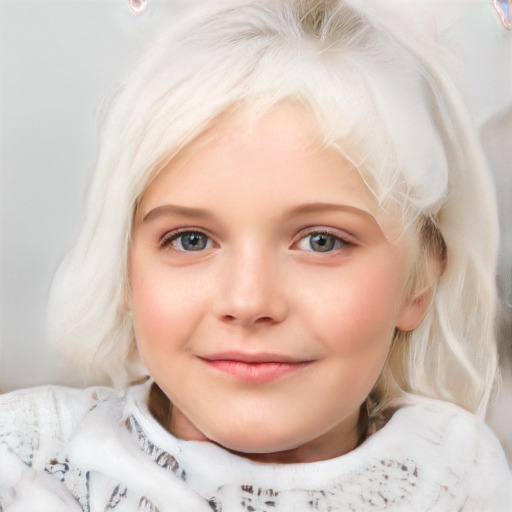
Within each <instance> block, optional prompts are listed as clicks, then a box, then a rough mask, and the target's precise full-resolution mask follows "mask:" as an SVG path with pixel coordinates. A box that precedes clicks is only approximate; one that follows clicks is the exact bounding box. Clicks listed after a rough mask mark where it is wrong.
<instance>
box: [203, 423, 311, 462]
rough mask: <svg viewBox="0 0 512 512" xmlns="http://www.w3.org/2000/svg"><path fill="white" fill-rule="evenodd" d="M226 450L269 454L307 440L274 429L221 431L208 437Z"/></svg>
mask: <svg viewBox="0 0 512 512" xmlns="http://www.w3.org/2000/svg"><path fill="white" fill-rule="evenodd" d="M210 439H211V440H212V441H213V442H215V443H216V444H219V445H220V446H223V447H224V448H226V449H227V450H230V451H233V452H237V453H240V454H242V455H251V454H270V453H276V452H282V451H287V450H292V449H294V448H297V447H299V446H300V445H302V444H304V443H305V442H307V440H306V439H302V438H299V436H297V435H296V434H295V435H294V434H293V433H291V432H276V430H275V429H268V431H265V430H264V429H261V428H258V429H249V428H242V429H241V430H240V431H238V430H237V431H232V430H231V431H229V432H223V433H222V435H218V436H212V437H211V438H210Z"/></svg>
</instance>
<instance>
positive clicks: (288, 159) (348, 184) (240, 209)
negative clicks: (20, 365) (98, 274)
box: [128, 106, 423, 462]
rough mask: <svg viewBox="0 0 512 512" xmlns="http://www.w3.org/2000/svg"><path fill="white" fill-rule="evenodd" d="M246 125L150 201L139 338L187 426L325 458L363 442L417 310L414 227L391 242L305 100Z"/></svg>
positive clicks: (218, 133)
mask: <svg viewBox="0 0 512 512" xmlns="http://www.w3.org/2000/svg"><path fill="white" fill-rule="evenodd" d="M240 126H241V125H233V124H229V123H227V122H226V121H221V122H219V124H218V125H217V126H216V127H215V128H214V129H213V130H214V131H213V132H212V135H214V136H213V137H211V138H210V139H208V140H205V141H203V143H202V144H200V145H198V144H195V145H192V146H191V147H189V148H188V149H186V150H184V151H183V152H182V153H181V154H180V155H179V156H178V158H176V159H175V160H173V162H172V163H171V164H170V165H169V167H168V168H167V169H166V170H165V171H164V172H162V173H161V174H160V175H159V176H158V178H157V179H156V180H155V181H154V182H153V183H152V184H151V186H150V187H149V188H148V190H147V192H146V193H145V195H144V197H143V199H142V202H141V204H140V207H139V210H138V212H137V216H136V222H135V227H134V232H133V242H132V246H131V250H130V267H129V275H130V287H131V297H130V300H129V304H128V307H129V308H130V309H131V311H132V313H133V321H134V325H135V332H136V338H137V343H138V348H139V351H140V354H141V356H142V359H143V361H144V363H145V365H146V367H147V369H148V371H149V373H150V374H151V376H152V377H153V378H154V379H155V381H156V383H157V384H158V385H159V386H160V388H161V389H162V390H163V391H164V393H165V394H166V395H167V396H168V397H169V398H170V400H171V402H172V404H173V409H172V414H171V418H170V423H169V424H168V425H165V426H166V427H167V428H169V430H171V431H172V432H173V433H174V434H176V435H177V436H178V437H180V438H182V439H196V440H197V439H203V440H211V441H214V442H216V443H219V444H221V445H223V446H225V447H226V448H228V449H230V450H234V451H239V452H242V453H244V454H247V455H248V456H250V457H252V458H255V459H258V460H267V461H298V462H302V461H312V460H321V459H327V458H332V457H334V456H337V455H340V454H342V453H345V452H347V451H350V450H351V449H353V448H354V447H355V446H356V445H357V442H358V437H359V434H358V420H359V411H360V407H361V404H362V403H363V402H364V400H365V398H366V397H367V395H368V394H369V392H370V391H371V389H372V387H373V385H374V384H375V382H376V380H377V378H378V377H379V374H380V372H381V369H382V367H383V365H384V362H385V360H386V356H387V354H388V350H389V348H390V342H391V339H392V336H393V331H394V329H395V328H396V327H398V328H400V329H403V330H410V329H412V328H414V327H415V326H416V325H417V324H418V323H419V321H420V320H421V318H422V315H423V309H422V307H421V305H420V302H419V301H418V300H415V299H414V298H409V297H403V293H402V288H403V283H404V281H405V278H406V275H405V274H406V268H407V266H408V261H409V260H408V258H410V254H411V250H410V246H411V245H412V244H411V240H408V239H407V237H400V238H398V240H399V241H398V242H392V241H391V239H396V238H397V237H396V236H395V235H396V234H397V233H398V232H399V230H400V226H399V225H398V224H397V223H396V222H389V218H388V219H386V217H385V215H384V214H383V213H382V212H380V213H379V210H378V207H377V205H376V202H375V200H374V199H373V198H372V196H371V194H370V193H369V192H368V190H367V188H366V187H365V186H364V184H363V182H362V180H361V178H360V176H359V175H358V173H357V172H356V171H355V170H353V169H352V168H351V166H350V165H349V164H348V163H347V162H346V161H345V160H344V159H343V158H342V157H341V156H340V155H339V154H338V153H336V152H334V151H333V150H326V149H323V148H322V147H321V145H320V143H319V142H318V141H317V138H316V135H315V133H314V131H313V130H312V129H311V127H310V126H311V122H310V120H308V118H307V117H306V116H305V115H304V113H303V112H301V111H299V110H297V109H295V108H293V107H291V106H280V107H278V108H276V109H274V110H273V111H272V112H270V113H268V114H267V115H266V116H265V117H264V118H263V119H262V121H260V122H259V123H258V125H257V126H256V127H255V129H253V130H251V131H250V132H249V131H245V130H242V129H240ZM377 218H378V219H379V222H377ZM385 225H387V226H388V228H389V226H394V228H395V232H394V233H390V232H389V230H388V229H387V228H381V226H385ZM385 231H386V232H385ZM391 235H393V236H391ZM278 452H279V453H278ZM257 454H259V455H257Z"/></svg>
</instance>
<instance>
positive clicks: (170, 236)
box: [158, 226, 218, 248]
mask: <svg viewBox="0 0 512 512" xmlns="http://www.w3.org/2000/svg"><path fill="white" fill-rule="evenodd" d="M185 233H197V234H200V235H204V236H205V237H207V238H208V239H209V240H210V241H211V242H212V244H213V245H214V246H218V244H217V243H216V242H215V240H214V239H213V237H212V236H211V235H210V234H209V233H208V232H207V231H206V230H205V229H202V228H196V227H194V226H186V227H181V228H176V229H171V230H169V231H166V232H165V233H164V234H163V235H162V236H160V237H159V239H158V246H159V247H162V248H165V247H168V246H169V245H170V244H171V243H172V242H174V240H176V239H178V238H179V237H180V236H181V235H184V234H185Z"/></svg>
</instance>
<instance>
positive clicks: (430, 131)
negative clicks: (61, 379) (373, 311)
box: [50, 0, 498, 413]
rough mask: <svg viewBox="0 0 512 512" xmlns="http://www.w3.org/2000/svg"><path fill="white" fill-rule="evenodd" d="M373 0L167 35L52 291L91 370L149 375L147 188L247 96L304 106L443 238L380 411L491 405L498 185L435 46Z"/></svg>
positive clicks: (257, 8)
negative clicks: (144, 269) (140, 239)
mask: <svg viewBox="0 0 512 512" xmlns="http://www.w3.org/2000/svg"><path fill="white" fill-rule="evenodd" d="M368 4H370V3H369V2H361V4H360V5H359V4H358V3H357V2H353V1H350V2H347V1H341V0H339V1H338V0H315V1H310V0H281V1H279V2H277V1H275V0H238V1H230V2H211V3H210V4H208V5H206V6H202V7H200V8H199V9H196V10H195V11H194V12H193V13H192V14H191V15H190V16H189V17H188V18H187V19H185V20H179V26H178V25H177V24H175V25H174V26H171V27H170V28H167V29H166V30H164V31H163V32H162V34H161V35H160V37H159V38H157V39H156V40H155V42H154V44H153V46H152V47H151V48H150V49H149V51H148V53H147V54H146V55H145V56H144V58H143V59H142V60H141V61H140V64H139V66H138V67H137V69H136V70H135V71H134V73H133V74H132V75H131V76H130V77H129V79H128V80H127V81H126V82H125V83H124V84H122V85H121V86H120V88H119V89H118V90H117V92H116V93H115V94H114V95H113V96H112V97H111V98H110V100H109V104H108V112H107V116H106V117H105V119H104V124H103V130H102V133H101V146H100V152H99V157H98V161H97V166H96V172H95V175H94V179H93V182H92V185H91V188H90V190H89V195H88V202H87V211H86V218H85V223H84V226H83V229H82V232H81V234H80V237H79V239H78V241H77V243H76V245H75V247H74V248H73V250H72V251H71V252H70V253H69V254H68V256H67V257H66V258H65V260H64V262H63V263H62V265H61V267H60V269H59V271H58V273H57V275H56V278H55V282H54V287H53V289H52V294H51V300H50V318H51V332H52V334H53V338H54V340H55V342H56V343H57V344H58V346H60V348H61V349H62V350H63V351H65V352H66V353H67V354H68V355H69V356H70V357H71V358H72V359H74V360H75V361H78V362H79V364H80V365H81V366H82V367H83V368H85V369H86V370H87V371H88V372H89V373H90V374H92V375H94V376H103V377H108V378H109V379H110V380H112V381H113V382H114V383H115V385H117V386H118V387H123V386H126V385H127V384H128V383H129V382H130V381H131V380H133V379H135V378H137V377H138V376H139V375H141V374H143V373H144V369H143V368H142V365H141V362H140V359H139V357H138V354H137V350H136V345H135V338H134V331H133V325H132V320H131V317H130V315H129V313H127V312H126V311H125V309H124V307H123V304H124V298H125V295H126V293H127V253H128V248H129V244H130V233H131V229H132V224H131V223H132V217H133V212H134V210H135V208H136V205H137V203H138V201H139V200H140V198H141V195H142V194H143V192H144V190H145V188H146V187H147V186H148V184H149V183H150V182H151V180H153V179H154V178H155V176H156V175H157V174H158V172H159V171H160V170H161V169H162V168H163V167H165V165H166V164H167V163H168V162H169V161H171V160H172V159H173V158H174V157H175V155H177V154H178V153H179V152H180V150H181V149H182V148H184V147H185V146H186V145H187V144H189V143H190V142H191V141H193V140H194V139H195V138H196V137H197V136H198V135H200V134H201V133H203V132H204V131H205V130H206V129H207V128H208V127H209V126H211V125H212V123H213V121H214V120H215V119H216V118H217V117H218V116H219V115H221V114H222V113H224V112H227V111H228V110H230V109H236V108H237V106H239V105H244V108H245V109H246V111H247V112H248V113H249V114H248V115H249V116H253V118H254V119H255V118H257V117H258V116H261V115H262V114H263V113H264V112H265V111H267V110H268V109H270V108H272V107H273V106H275V105H277V104H278V103H279V102H281V101H284V100H292V101H294V102H296V103H298V104H302V105H304V106H305V108H307V109H308V110H310V111H311V112H313V114H314V116H315V119H316V121H317V122H318V126H319V129H320V132H321V136H322V138H323V142H324V144H325V145H326V146H327V147H332V148H335V149H337V150H338V151H339V152H340V153H342V154H343V155H344V156H345V157H346V158H347V159H349V160H350V161H351V162H352V163H353V164H354V165H355V166H356V168H357V169H358V171H359V172H360V174H361V176H362V177H363V179H364V180H365V182H366V183H367V184H368V186H369V187H370V189H371V190H372V192H373V193H374V194H375V196H376V198H377V199H378V201H379V202H380V204H381V205H382V207H385V208H397V207H398V208H399V210H400V212H401V215H402V217H403V220H404V222H405V224H406V225H410V226H414V227H415V229H417V231H418V233H423V235H425V233H427V232H430V233H432V232H434V233H438V235H439V236H437V235H436V236H423V237H422V238H423V248H424V250H425V251H426V253H428V254H430V253H431V252H432V247H434V246H436V247H437V249H435V251H437V252H439V250H440V249H439V247H440V243H439V240H440V239H441V240H442V251H443V258H444V259H445V261H444V271H443V273H442V275H441V277H440V278H439V281H438V283H437V288H436V291H435V295H434V298H433V300H432V304H431V307H430V309H429V311H428V313H427V316H426V318H425V319H424V321H423V322H422V324H421V325H420V326H419V327H418V328H417V329H415V330H414V331H413V332H410V333H397V336H396V339H395V340H394V343H393V347H392V350H391V353H390V355H389V358H388V361H387V363H386V366H385V368H384V370H383V373H382V376H381V378H380V379H379V382H378V384H377V386H376V389H375V390H374V392H373V394H372V395H373V396H374V397H376V399H377V400H378V401H379V403H380V404H381V406H382V405H383V404H387V403H389V401H390V400H391V399H393V398H396V397H397V396H402V395H403V394H404V393H415V394H420V395H424V396H429V397H435V398H440V399H443V400H447V401H451V402H454V403H457V404H459V405H461V406H462V407H465V408H466V409H469V410H472V411H477V412H479V413H483V412H484V411H485V408H486V405H487V402H488V400H489V396H490V393H491V388H492V383H493V380H494V377H495V372H496V364H497V362H496V349H495V339H494V319H495V305H496V298H495V295H496V292H495V281H494V280H495V262H496V254H497V232H498V231H497V214H496V201H495V198H494V194H493V187H492V183H491V180H490V177H489V173H488V170H487V168H486V165H485V162H484V159H483V156H482V153H481V150H480V147H479V143H478V141H477V137H476V135H475V133H474V131H473V128H472V126H471V122H470V119H469V117H468V114H467V113H466V110H465V107H464V105H463V102H462V101H461V99H460V96H459V94H458V92H457V90H456V89H455V87H454V86H453V85H452V83H451V82H450V80H449V78H448V73H447V72H446V70H445V69H444V68H443V67H442V66H441V65H440V64H439V63H438V62H437V59H436V58H435V44H434V43H432V44H428V45H422V44H420V43H418V42H417V41H416V38H415V36H414V35H411V34H408V33H407V31H406V30H405V29H404V28H403V27H401V26H399V25H398V24H397V25H396V26H395V23H394V21H393V20H392V19H391V18H390V17H388V19H387V20H386V19H385V16H384V18H382V17H381V16H379V13H374V12H372V11H371V9H372V8H371V7H370V6H369V5H368ZM426 225H428V226H430V228H428V229H426V228H425V226H426ZM434 240H437V242H435V243H434ZM436 244H437V245H436ZM435 251H434V252H435ZM428 260H429V258H424V261H425V262H428Z"/></svg>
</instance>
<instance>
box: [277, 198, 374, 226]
mask: <svg viewBox="0 0 512 512" xmlns="http://www.w3.org/2000/svg"><path fill="white" fill-rule="evenodd" d="M332 211H342V212H352V213H355V214H359V215H362V216H364V217H366V218H368V219H369V220H372V221H374V222H376V221H377V219H376V218H375V216H374V215H373V214H372V213H370V212H369V211H368V210H365V209H363V208H360V207H358V206H352V205H349V204H337V203H306V204H301V205H298V206H295V207H293V208H291V209H290V210H288V211H287V212H286V214H285V217H295V216H300V215H308V214H311V213H328V212H332Z"/></svg>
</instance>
